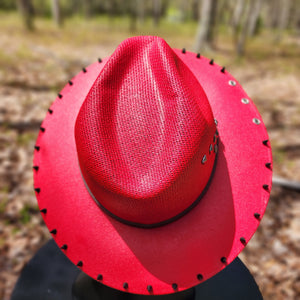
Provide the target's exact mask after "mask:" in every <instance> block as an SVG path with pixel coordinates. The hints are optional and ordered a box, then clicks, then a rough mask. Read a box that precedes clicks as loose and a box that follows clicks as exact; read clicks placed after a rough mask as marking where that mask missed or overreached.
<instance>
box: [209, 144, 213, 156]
mask: <svg viewBox="0 0 300 300" xmlns="http://www.w3.org/2000/svg"><path fill="white" fill-rule="evenodd" d="M211 151H213V145H212V144H210V146H209V154H210V153H211Z"/></svg>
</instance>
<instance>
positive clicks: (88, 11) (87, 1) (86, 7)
mask: <svg viewBox="0 0 300 300" xmlns="http://www.w3.org/2000/svg"><path fill="white" fill-rule="evenodd" d="M82 5H83V14H84V17H85V18H86V19H89V18H90V17H91V15H92V3H91V0H84V1H82Z"/></svg>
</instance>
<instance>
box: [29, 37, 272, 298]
mask: <svg viewBox="0 0 300 300" xmlns="http://www.w3.org/2000/svg"><path fill="white" fill-rule="evenodd" d="M271 182H272V154H271V147H270V143H269V139H268V134H267V131H266V128H265V126H264V124H263V121H262V118H261V116H260V114H259V112H258V110H257V109H256V107H255V105H254V104H253V102H252V100H251V99H250V98H249V97H248V95H247V94H246V93H245V91H244V90H243V89H242V87H241V85H240V84H239V83H238V82H237V80H236V79H235V78H233V77H232V76H231V75H230V74H229V73H228V72H227V71H226V70H225V69H224V68H222V67H220V66H219V65H217V64H216V63H214V62H213V61H210V60H208V59H207V58H205V57H203V56H200V55H199V54H195V53H192V52H188V51H185V50H176V49H171V48H170V47H169V46H168V44H167V43H166V42H165V41H164V40H163V39H161V38H159V37H149V36H147V37H145V36H143V37H133V38H130V39H127V40H125V41H124V42H122V43H121V44H120V45H119V46H118V48H117V49H116V51H115V52H114V53H113V54H112V55H111V56H110V57H108V58H106V59H103V60H99V61H98V62H96V63H94V64H92V65H90V66H88V67H87V68H84V69H83V70H82V71H81V72H80V73H79V74H78V75H76V76H75V77H74V78H73V79H71V80H70V81H69V83H68V84H67V85H66V86H65V87H64V88H63V90H62V91H61V92H60V93H59V95H58V97H57V99H56V100H55V101H54V103H53V104H52V105H51V107H50V108H49V111H48V113H47V116H46V118H45V119H44V121H43V123H42V125H41V130H40V133H39V136H38V138H37V142H36V146H35V154H34V188H35V191H36V196H37V199H38V204H39V207H40V210H41V212H42V215H43V218H44V221H45V223H46V225H47V227H48V229H49V231H50V232H51V234H52V236H53V238H54V240H55V242H56V243H57V245H58V246H59V247H60V248H61V249H62V251H63V252H64V253H65V255H66V256H67V257H68V258H69V259H70V260H71V261H72V262H73V263H74V264H75V265H77V266H78V267H79V268H80V269H81V270H82V271H83V272H85V273H86V274H88V275H89V276H91V277H92V278H94V279H95V280H97V281H99V282H101V283H103V284H105V285H107V286H110V287H112V288H115V289H119V290H122V291H126V292H130V293H136V294H148V295H149V294H152V295H159V294H168V293H173V292H179V291H182V290H185V289H188V288H191V287H193V286H195V285H197V284H199V283H201V282H203V281H205V280H207V279H208V278H210V277H212V276H213V275H215V274H216V273H218V272H219V271H221V270H222V269H223V268H225V267H226V265H228V264H230V263H231V262H232V261H233V260H234V259H235V258H236V257H237V255H238V254H239V253H240V252H241V251H242V250H243V248H244V247H245V245H246V244H247V243H248V241H249V240H250V238H251V237H252V235H253V234H254V232H255V231H256V229H257V227H258V225H259V223H260V220H261V218H262V216H263V214H264V212H265V209H266V206H267V202H268V199H269V196H270V190H271Z"/></svg>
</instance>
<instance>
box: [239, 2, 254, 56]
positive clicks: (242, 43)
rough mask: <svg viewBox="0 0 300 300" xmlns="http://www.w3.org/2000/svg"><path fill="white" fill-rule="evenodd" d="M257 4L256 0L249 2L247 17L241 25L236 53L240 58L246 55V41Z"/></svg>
mask: <svg viewBox="0 0 300 300" xmlns="http://www.w3.org/2000/svg"><path fill="white" fill-rule="evenodd" d="M255 2H256V1H254V0H249V2H248V7H247V10H246V15H245V17H244V19H243V22H242V23H241V30H240V33H239V38H238V41H237V44H236V52H237V54H238V55H239V56H242V55H244V54H245V47H246V41H247V37H248V33H249V24H250V19H251V16H252V14H253V12H254V9H255Z"/></svg>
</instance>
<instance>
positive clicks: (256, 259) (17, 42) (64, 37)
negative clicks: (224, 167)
mask: <svg viewBox="0 0 300 300" xmlns="http://www.w3.org/2000/svg"><path fill="white" fill-rule="evenodd" d="M134 35H159V36H161V37H163V38H164V39H165V40H166V41H167V42H168V43H169V44H170V45H171V46H172V47H174V48H186V50H187V51H195V52H201V54H203V55H205V56H208V57H209V58H214V60H215V62H216V63H218V64H220V65H222V66H223V65H225V66H226V68H227V69H228V71H229V72H230V73H231V74H233V76H235V77H236V78H237V80H238V81H239V82H240V83H241V84H242V85H243V87H244V89H245V90H246V92H247V93H248V94H249V96H250V97H251V98H252V99H253V101H254V102H255V104H256V105H257V107H258V109H259V111H260V112H261V114H262V117H263V119H264V121H265V124H266V126H267V129H268V132H269V135H270V141H271V145H272V148H273V159H274V161H273V166H272V168H273V170H274V174H275V175H276V176H280V177H283V178H286V179H288V180H294V181H300V132H299V130H300V118H299V115H300V82H299V74H300V1H299V0H251V1H250V0H172V1H171V0H127V1H125V0H16V1H13V0H0V299H3V300H8V299H10V295H11V292H12V289H13V287H14V284H15V282H16V280H17V278H18V276H19V274H20V272H21V270H22V268H23V267H24V265H25V264H26V263H27V262H28V260H29V259H30V258H31V257H32V255H33V254H34V253H35V252H36V251H37V249H38V248H40V247H41V245H43V244H44V243H45V242H46V241H47V240H48V239H49V238H50V234H49V233H48V230H47V229H46V228H45V225H44V223H43V221H42V218H41V216H40V213H39V209H38V207H37V203H36V200H35V195H34V193H33V180H32V157H33V151H34V145H35V139H36V137H37V134H38V130H39V126H40V123H41V122H42V120H43V118H44V117H45V114H46V113H47V109H48V108H49V106H50V105H51V103H52V101H53V100H54V99H55V98H56V95H57V93H58V92H59V91H60V90H61V89H62V88H63V86H64V85H65V84H66V83H67V82H68V80H69V79H71V78H72V77H73V76H74V75H75V74H77V73H78V72H79V71H80V70H81V69H82V68H83V67H85V66H87V65H89V64H90V63H92V62H94V61H96V60H97V59H98V58H99V57H106V56H108V55H110V54H111V53H112V52H113V51H114V49H115V48H116V47H117V45H118V44H119V43H120V42H121V41H122V40H124V39H125V38H127V37H129V36H134ZM228 100H229V101H230V99H228ZM299 200H300V194H299V192H297V191H294V190H291V189H284V188H283V187H282V186H278V185H274V186H273V189H272V193H271V199H270V202H269V205H268V208H267V212H266V215H265V216H264V218H263V220H262V224H261V226H260V227H259V230H258V231H257V233H256V234H255V236H254V237H253V239H252V240H251V242H250V243H249V245H248V246H247V247H246V249H245V250H244V251H243V252H242V253H241V255H240V258H241V259H242V260H243V261H244V262H245V263H246V265H247V266H248V268H249V270H250V271H251V272H252V274H253V275H254V277H255V279H256V281H257V283H258V285H259V286H260V289H261V291H262V294H263V296H264V299H267V300H268V299H272V300H273V299H284V300H287V299H300V273H299V270H300V258H299V257H300V256H299V253H300V201H299Z"/></svg>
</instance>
